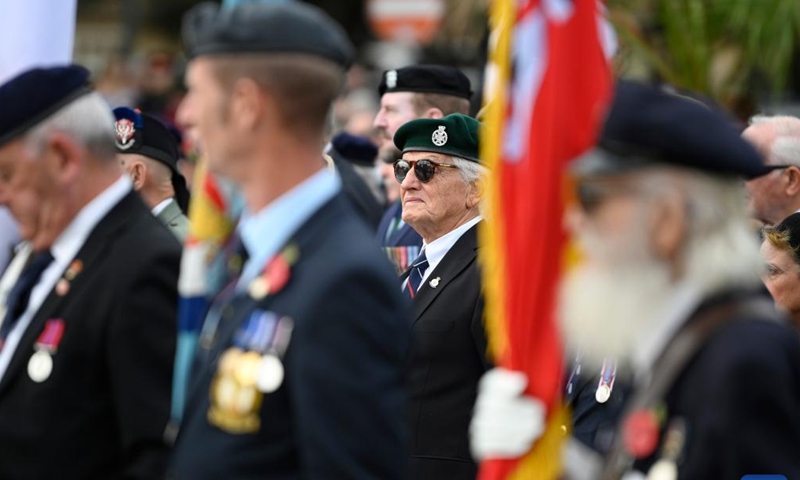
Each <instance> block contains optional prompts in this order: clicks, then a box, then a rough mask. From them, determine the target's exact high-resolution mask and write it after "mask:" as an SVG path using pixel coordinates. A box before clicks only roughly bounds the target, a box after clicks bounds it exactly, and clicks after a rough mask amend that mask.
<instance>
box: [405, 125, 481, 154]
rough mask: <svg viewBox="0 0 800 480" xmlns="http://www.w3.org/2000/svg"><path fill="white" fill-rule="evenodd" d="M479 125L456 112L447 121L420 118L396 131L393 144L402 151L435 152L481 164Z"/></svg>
mask: <svg viewBox="0 0 800 480" xmlns="http://www.w3.org/2000/svg"><path fill="white" fill-rule="evenodd" d="M480 124H481V123H480V122H479V121H477V120H475V119H474V118H472V117H469V116H467V115H462V114H460V113H453V114H451V115H448V116H446V117H444V118H419V119H417V120H411V121H410V122H408V123H406V124H404V125H403V126H402V127H400V128H399V129H397V133H395V134H394V144H395V146H397V148H399V149H400V151H401V152H403V153H405V152H434V153H442V154H445V155H453V156H456V157H460V158H463V159H465V160H470V161H473V162H480V160H479V159H478V127H480Z"/></svg>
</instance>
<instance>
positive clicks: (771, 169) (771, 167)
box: [764, 165, 794, 172]
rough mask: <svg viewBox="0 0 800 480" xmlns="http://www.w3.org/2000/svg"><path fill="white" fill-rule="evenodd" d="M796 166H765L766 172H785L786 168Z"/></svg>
mask: <svg viewBox="0 0 800 480" xmlns="http://www.w3.org/2000/svg"><path fill="white" fill-rule="evenodd" d="M793 166H794V165H764V170H769V171H770V172H771V171H773V170H783V169H784V168H789V167H793Z"/></svg>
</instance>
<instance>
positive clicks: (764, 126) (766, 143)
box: [742, 115, 800, 225]
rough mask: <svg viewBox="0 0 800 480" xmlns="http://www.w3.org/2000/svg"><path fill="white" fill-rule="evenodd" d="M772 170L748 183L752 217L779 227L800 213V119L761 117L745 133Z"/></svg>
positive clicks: (751, 121)
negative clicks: (787, 218) (790, 217)
mask: <svg viewBox="0 0 800 480" xmlns="http://www.w3.org/2000/svg"><path fill="white" fill-rule="evenodd" d="M742 137H743V138H744V139H745V140H747V141H748V142H750V143H751V144H752V145H753V146H754V147H755V148H756V150H758V153H760V154H761V157H762V158H763V160H764V165H765V167H766V168H767V169H768V170H769V173H767V174H766V175H762V176H759V177H757V178H755V179H753V180H750V181H748V182H747V183H746V187H747V197H748V207H749V210H750V214H751V215H752V216H754V217H755V218H756V219H757V220H759V221H760V222H762V223H764V224H765V225H777V224H779V223H780V222H781V220H783V219H784V218H786V217H788V216H789V215H791V214H792V213H795V212H797V211H800V119H798V118H795V117H789V116H783V115H781V116H774V117H769V116H763V115H758V116H756V117H753V119H752V120H750V126H749V127H747V129H745V131H744V133H742Z"/></svg>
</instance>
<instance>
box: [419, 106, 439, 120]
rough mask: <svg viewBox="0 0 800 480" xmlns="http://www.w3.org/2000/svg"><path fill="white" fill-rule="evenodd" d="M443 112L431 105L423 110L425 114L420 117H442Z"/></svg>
mask: <svg viewBox="0 0 800 480" xmlns="http://www.w3.org/2000/svg"><path fill="white" fill-rule="evenodd" d="M443 117H444V112H442V111H441V110H439V109H438V108H436V107H431V108H429V109H427V110H425V114H424V115H423V116H422V117H421V118H443Z"/></svg>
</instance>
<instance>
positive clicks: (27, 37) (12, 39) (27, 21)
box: [0, 0, 77, 84]
mask: <svg viewBox="0 0 800 480" xmlns="http://www.w3.org/2000/svg"><path fill="white" fill-rule="evenodd" d="M76 8H77V0H0V11H1V12H2V14H0V84H2V83H5V82H6V81H7V80H10V79H11V78H12V77H14V76H16V75H17V74H19V73H22V72H23V71H25V70H28V69H30V68H33V67H35V66H42V65H54V64H65V63H69V62H70V61H71V60H72V47H73V42H74V38H75V14H76Z"/></svg>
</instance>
